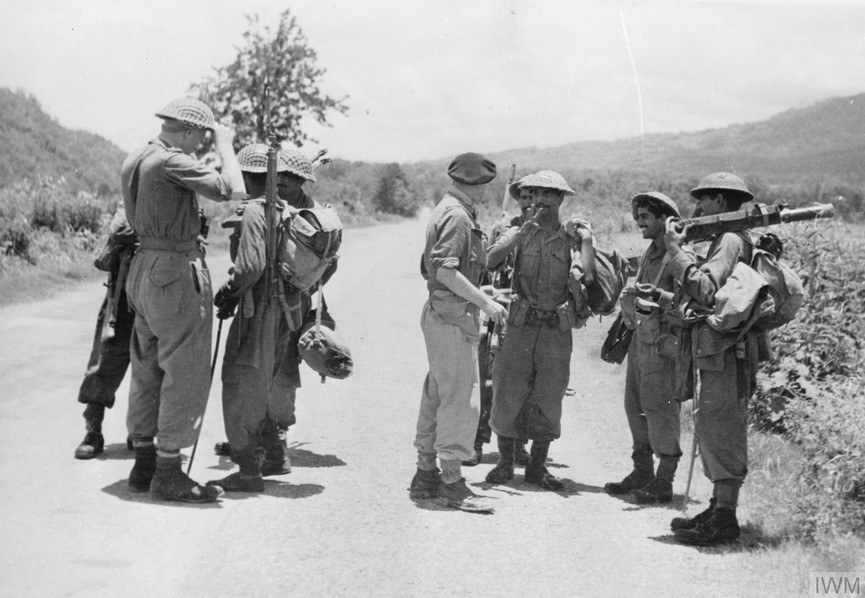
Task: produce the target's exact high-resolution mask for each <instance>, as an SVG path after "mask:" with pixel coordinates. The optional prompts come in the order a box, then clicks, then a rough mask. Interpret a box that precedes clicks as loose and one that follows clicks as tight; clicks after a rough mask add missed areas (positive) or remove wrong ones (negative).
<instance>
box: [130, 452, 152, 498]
mask: <svg viewBox="0 0 865 598" xmlns="http://www.w3.org/2000/svg"><path fill="white" fill-rule="evenodd" d="M132 450H134V451H135V464H134V465H133V466H132V471H130V472H129V489H130V490H131V491H132V492H147V491H149V490H150V481H151V480H152V479H153V475H154V474H155V473H156V447H155V446H153V444H144V445H139V446H135V447H133V449H132Z"/></svg>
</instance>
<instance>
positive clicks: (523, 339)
mask: <svg viewBox="0 0 865 598" xmlns="http://www.w3.org/2000/svg"><path fill="white" fill-rule="evenodd" d="M520 187H521V188H525V189H528V190H529V192H530V194H531V197H532V211H533V215H532V217H531V218H529V219H528V220H526V221H525V222H524V223H523V224H522V225H521V226H519V227H516V226H515V227H512V228H510V229H509V230H508V231H507V232H505V234H504V235H502V237H501V239H499V241H498V242H497V243H496V244H495V245H493V246H492V247H491V248H490V251H489V254H488V256H487V266H488V267H489V268H491V269H492V268H496V267H498V266H499V265H500V264H501V263H502V262H504V261H505V260H506V259H507V257H508V256H509V255H511V254H513V255H514V271H513V281H514V282H513V289H514V293H513V295H512V298H511V304H510V309H509V314H508V328H507V334H506V335H505V338H504V340H503V342H502V346H501V348H500V349H499V352H498V354H497V355H496V359H495V362H494V364H493V409H492V416H491V419H490V423H491V425H492V429H493V430H494V431H495V433H496V435H497V442H498V448H499V462H498V464H497V465H496V466H495V468H493V469H492V470H491V471H490V472H489V473H488V474H487V478H486V480H487V482H490V483H493V484H503V483H506V482H508V481H509V480H511V479H513V477H514V448H515V444H514V442H515V439H516V438H528V439H530V440H532V441H533V442H532V446H531V449H530V458H529V463H528V464H527V465H526V470H525V480H526V482H528V483H530V484H535V485H538V486H540V487H541V488H543V489H545V490H554V491H555V490H561V489H562V488H563V487H564V484H563V482H562V481H561V480H559V479H558V478H556V477H555V476H553V475H552V474H551V473H550V472H549V471H548V470H547V468H546V466H545V462H546V459H547V455H548V453H549V448H550V443H551V442H552V441H553V440H555V439H556V438H559V436H560V435H561V418H562V400H563V398H564V395H565V390H566V388H567V386H568V380H569V377H570V359H571V350H572V348H573V340H572V335H571V330H572V329H573V328H578V327H581V326H582V325H583V324H584V323H585V321H586V319H587V318H588V316H589V312H588V311H587V307H586V305H585V302H584V300H583V298H582V297H580V298H577V297H574V296H573V295H572V294H571V292H570V289H569V286H568V280H569V276H570V271H571V267H572V264H574V263H577V264H581V265H582V266H583V267H584V268H585V269H586V271H589V270H592V271H593V270H594V250H593V244H594V237H593V235H592V232H591V229H590V227H589V225H588V223H586V222H585V221H582V220H581V221H578V222H576V224H575V227H574V232H573V233H569V232H568V230H566V227H565V226H563V225H562V222H561V220H560V217H559V209H560V208H561V206H562V202H563V200H564V198H565V196H566V195H574V191H573V189H571V187H570V186H569V185H568V183H567V182H566V181H565V179H564V177H562V176H561V175H560V174H559V173H557V172H554V171H552V170H542V171H540V172H537V173H535V174H533V175H531V176H528V177H526V178H524V179H522V181H521V183H520ZM575 260H576V262H575Z"/></svg>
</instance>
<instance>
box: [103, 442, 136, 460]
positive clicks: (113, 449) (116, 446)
mask: <svg viewBox="0 0 865 598" xmlns="http://www.w3.org/2000/svg"><path fill="white" fill-rule="evenodd" d="M134 458H135V452H133V451H130V450H129V449H128V448H126V443H125V442H115V443H112V444H106V445H105V452H103V453H101V454H99V455H96V457H95V459H96V460H98V461H125V460H127V459H134Z"/></svg>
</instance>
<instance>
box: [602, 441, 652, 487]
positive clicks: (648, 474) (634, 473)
mask: <svg viewBox="0 0 865 598" xmlns="http://www.w3.org/2000/svg"><path fill="white" fill-rule="evenodd" d="M631 460H632V461H633V462H634V469H633V470H631V473H629V474H628V475H626V476H625V477H624V479H623V480H622V481H621V482H608V483H606V484H604V490H606V491H607V492H609V493H610V494H627V493H628V492H631V491H632V490H637V489H638V488H642V487H643V486H645V485H646V484H648V483H649V482H651V481H652V480H653V479H654V478H655V463H654V461H652V449H650V448H648V447H645V448H638V449H634V450H633V451H632V452H631Z"/></svg>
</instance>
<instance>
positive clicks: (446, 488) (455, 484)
mask: <svg viewBox="0 0 865 598" xmlns="http://www.w3.org/2000/svg"><path fill="white" fill-rule="evenodd" d="M441 464H442V483H441V484H440V485H439V488H438V494H437V496H436V501H437V502H438V503H439V504H441V505H444V506H446V507H451V508H452V509H459V510H460V511H466V512H468V513H492V512H493V510H494V507H493V504H492V502H491V501H490V499H488V498H486V497H483V496H478V495H477V494H475V493H474V492H472V491H471V490H470V489H469V487H468V486H467V485H466V481H465V478H463V477H462V474H461V472H460V462H459V461H457V460H450V459H442V460H441Z"/></svg>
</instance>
